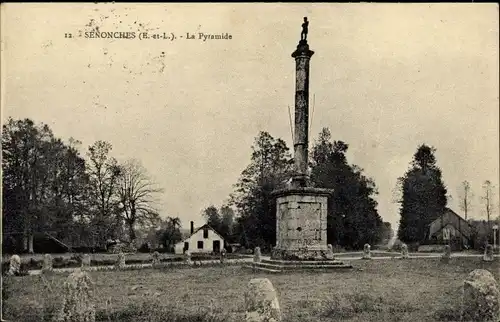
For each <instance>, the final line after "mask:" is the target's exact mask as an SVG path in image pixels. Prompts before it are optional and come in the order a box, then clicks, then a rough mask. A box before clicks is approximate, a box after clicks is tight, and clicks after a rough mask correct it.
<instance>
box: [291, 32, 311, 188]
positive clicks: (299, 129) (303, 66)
mask: <svg viewBox="0 0 500 322" xmlns="http://www.w3.org/2000/svg"><path fill="white" fill-rule="evenodd" d="M313 54H314V51H312V50H309V45H308V44H307V41H306V40H301V41H300V42H299V45H298V46H297V49H296V50H295V51H294V52H293V53H292V57H293V58H295V131H294V144H293V147H294V162H295V175H294V176H293V178H292V187H295V188H298V187H306V186H307V181H308V180H307V178H308V174H307V169H308V162H307V159H308V144H309V138H308V136H309V62H310V60H311V57H312V55H313Z"/></svg>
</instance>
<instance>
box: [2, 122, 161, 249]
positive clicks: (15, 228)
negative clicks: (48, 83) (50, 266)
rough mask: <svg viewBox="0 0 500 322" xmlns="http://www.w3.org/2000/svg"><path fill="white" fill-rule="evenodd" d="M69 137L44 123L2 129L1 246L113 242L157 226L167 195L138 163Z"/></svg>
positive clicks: (15, 124)
mask: <svg viewBox="0 0 500 322" xmlns="http://www.w3.org/2000/svg"><path fill="white" fill-rule="evenodd" d="M80 145H81V142H79V141H77V140H74V139H72V138H71V139H69V141H68V142H64V141H63V140H61V139H60V138H57V137H55V136H54V134H53V132H52V130H51V129H50V127H49V126H48V125H46V124H38V125H37V124H35V123H34V122H33V121H32V120H30V119H19V120H14V119H12V118H9V119H8V120H7V122H6V123H5V124H4V125H3V127H2V170H3V183H2V188H3V193H2V198H3V200H2V201H3V203H2V219H3V222H2V223H3V247H4V250H7V251H9V250H10V251H22V250H23V249H27V250H28V251H30V252H33V247H34V245H33V239H34V237H36V236H37V235H40V234H44V235H49V236H50V237H51V238H53V239H54V240H57V241H59V242H60V243H61V244H63V245H86V246H89V247H93V248H100V249H102V248H106V245H107V242H108V241H109V240H110V239H117V238H121V237H122V236H123V235H127V236H128V238H129V241H133V240H134V239H135V238H136V230H137V228H138V227H147V226H154V225H156V224H157V223H158V220H159V214H158V211H157V209H156V207H155V204H156V201H157V197H158V195H159V194H161V193H162V189H160V188H159V187H158V186H157V185H156V184H155V183H154V181H153V180H152V179H151V177H150V176H149V175H148V173H147V171H146V169H145V168H144V167H143V166H142V165H141V163H140V162H139V161H138V160H135V159H129V160H126V161H124V162H121V163H120V162H118V161H117V160H116V159H115V158H114V157H112V156H111V151H112V145H111V144H110V143H108V142H105V141H97V142H95V143H94V144H92V145H91V146H89V147H88V150H87V152H86V158H85V157H83V156H82V155H80V152H79V148H80Z"/></svg>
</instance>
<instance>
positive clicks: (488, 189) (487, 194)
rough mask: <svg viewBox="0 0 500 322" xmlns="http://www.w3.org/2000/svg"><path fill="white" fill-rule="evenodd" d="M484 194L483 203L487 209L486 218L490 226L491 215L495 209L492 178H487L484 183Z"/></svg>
mask: <svg viewBox="0 0 500 322" xmlns="http://www.w3.org/2000/svg"><path fill="white" fill-rule="evenodd" d="M483 190H484V195H483V197H482V200H483V204H484V207H485V210H486V218H487V221H488V227H489V225H490V216H491V214H492V210H493V185H492V183H491V181H490V180H486V181H485V182H484V184H483Z"/></svg>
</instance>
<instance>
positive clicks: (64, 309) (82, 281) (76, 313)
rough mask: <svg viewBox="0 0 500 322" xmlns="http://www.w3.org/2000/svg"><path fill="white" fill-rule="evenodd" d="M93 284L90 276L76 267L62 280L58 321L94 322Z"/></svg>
mask: <svg viewBox="0 0 500 322" xmlns="http://www.w3.org/2000/svg"><path fill="white" fill-rule="evenodd" d="M94 301H95V299H94V284H93V282H92V280H91V279H90V276H89V275H88V274H87V273H86V272H83V271H82V270H80V269H77V270H76V271H75V272H73V273H72V274H71V275H69V277H68V279H67V280H66V281H65V282H64V287H63V301H62V305H61V309H60V311H59V314H58V316H57V319H56V321H58V322H94V321H95V303H94Z"/></svg>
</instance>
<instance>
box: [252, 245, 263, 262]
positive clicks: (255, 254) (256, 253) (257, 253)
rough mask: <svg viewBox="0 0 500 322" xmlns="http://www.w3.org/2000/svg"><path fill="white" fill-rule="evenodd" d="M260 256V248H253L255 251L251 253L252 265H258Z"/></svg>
mask: <svg viewBox="0 0 500 322" xmlns="http://www.w3.org/2000/svg"><path fill="white" fill-rule="evenodd" d="M261 256H262V254H261V253H260V247H255V250H254V251H253V262H254V263H260V260H261Z"/></svg>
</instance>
